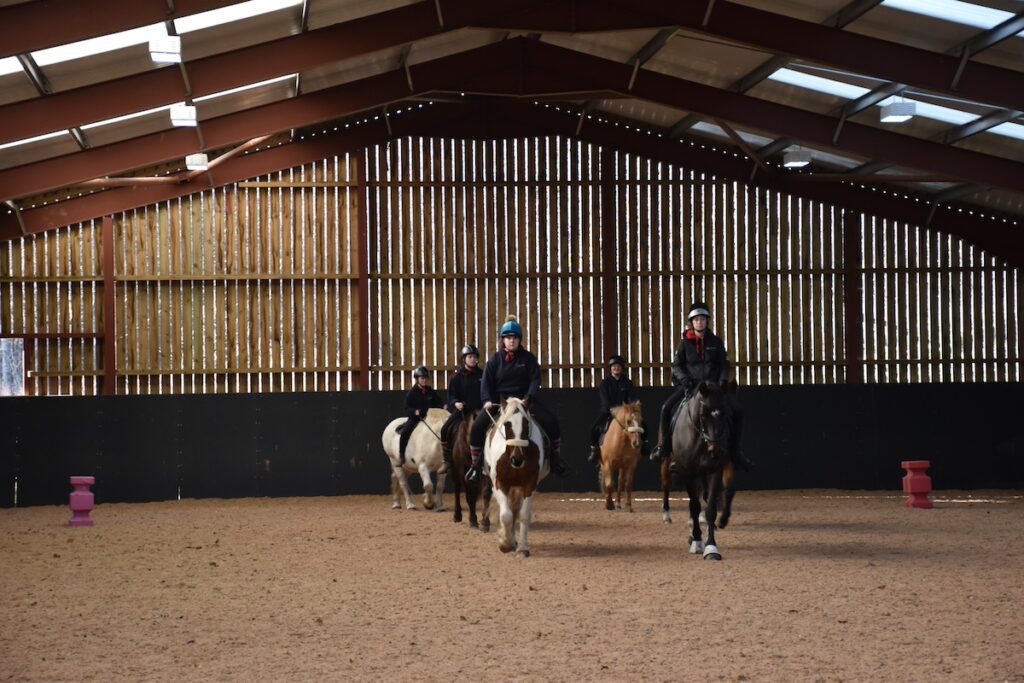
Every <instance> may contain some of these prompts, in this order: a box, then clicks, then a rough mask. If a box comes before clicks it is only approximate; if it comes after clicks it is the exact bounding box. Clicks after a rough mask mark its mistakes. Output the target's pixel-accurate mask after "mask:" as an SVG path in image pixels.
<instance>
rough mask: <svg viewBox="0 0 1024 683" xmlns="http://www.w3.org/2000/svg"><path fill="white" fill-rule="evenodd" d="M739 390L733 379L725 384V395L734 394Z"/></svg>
mask: <svg viewBox="0 0 1024 683" xmlns="http://www.w3.org/2000/svg"><path fill="white" fill-rule="evenodd" d="M739 388H740V385H739V384H738V383H737V382H736V380H734V379H731V380H729V381H728V382H726V383H725V393H727V394H735V393H736V391H737V390H738V389H739Z"/></svg>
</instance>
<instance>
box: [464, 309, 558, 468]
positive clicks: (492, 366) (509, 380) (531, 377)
mask: <svg viewBox="0 0 1024 683" xmlns="http://www.w3.org/2000/svg"><path fill="white" fill-rule="evenodd" d="M499 335H500V336H501V345H500V346H499V349H498V351H497V352H496V353H495V354H494V355H493V356H491V359H490V360H489V361H487V367H485V368H484V376H483V381H482V382H481V384H480V399H481V400H482V401H483V404H484V405H483V408H484V409H483V410H481V411H480V414H479V415H477V416H476V420H474V421H473V426H472V427H471V428H470V432H469V455H470V459H471V465H470V470H469V473H468V474H467V475H466V479H467V480H469V481H473V480H475V479H476V478H477V477H479V476H480V470H481V468H482V464H481V462H480V453H481V451H483V443H484V439H485V437H486V435H487V428H488V427H490V425H491V421H492V420H493V419H494V417H495V416H496V415H497V413H498V409H499V408H500V405H499V401H501V400H502V399H506V398H518V399H522V400H523V403H524V404H525V405H526V408H527V410H529V411H530V415H532V416H533V419H534V420H536V421H537V422H538V423H539V424H540V426H541V429H543V430H544V432H545V434H547V437H548V439H549V440H550V441H551V461H550V467H551V471H552V472H554V473H555V474H557V475H558V476H560V477H565V476H567V475H568V474H569V472H568V469H566V466H565V463H564V462H562V458H561V455H560V451H561V448H562V440H561V429H560V427H559V425H558V419H557V418H556V417H555V416H554V415H552V414H551V412H550V411H549V410H548V409H547V408H545V407H544V406H543V405H542V404H541V403H540V401H538V400H537V391H538V390H539V389H540V364H539V363H538V362H537V357H536V356H534V355H533V354H532V353H530V352H529V351H527V350H526V349H524V348H523V347H522V342H523V328H522V327H521V326H520V325H519V322H518V321H517V320H516V318H515V316H511V315H510V316H509V317H508V318H507V319H506V321H505V324H504V325H502V326H501V332H500V333H499Z"/></svg>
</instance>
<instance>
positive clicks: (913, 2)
mask: <svg viewBox="0 0 1024 683" xmlns="http://www.w3.org/2000/svg"><path fill="white" fill-rule="evenodd" d="M882 6H883V7H889V8H891V9H898V10H903V11H904V12H912V13H914V14H921V15H924V16H927V17H934V18H936V19H944V20H946V21H952V22H954V23H957V24H964V25H966V26H973V27H975V28H983V29H990V28H992V27H993V26H997V25H999V24H1001V23H1003V22H1004V21H1006V20H1007V19H1010V18H1011V17H1013V14H1012V13H1011V12H1004V11H1003V10H998V9H992V8H991V7H982V6H981V5H975V4H973V3H970V2H960V1H959V0H883V2H882ZM1018 35H1019V34H1018Z"/></svg>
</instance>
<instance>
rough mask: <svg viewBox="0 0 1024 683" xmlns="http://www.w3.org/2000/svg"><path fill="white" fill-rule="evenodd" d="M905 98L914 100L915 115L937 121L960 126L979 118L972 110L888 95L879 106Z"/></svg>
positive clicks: (907, 100) (908, 100)
mask: <svg viewBox="0 0 1024 683" xmlns="http://www.w3.org/2000/svg"><path fill="white" fill-rule="evenodd" d="M898 99H903V100H905V101H906V102H913V103H914V104H915V105H917V107H916V111H915V114H914V115H915V116H923V117H925V118H926V119H932V120H935V121H942V122H943V123H952V124H953V125H954V126H960V125H962V124H965V123H970V122H971V121H973V120H974V119H976V118H978V115H977V114H971V113H970V112H966V111H961V110H960V109H950V108H949V107H942V106H939V105H937V104H931V103H929V102H921V101H919V100H915V99H911V98H909V97H906V98H896V97H888V98H886V99H884V100H882V101H881V102H879V103H878V106H879V107H884V106H885V105H887V104H890V103H892V102H895V101H897V100H898Z"/></svg>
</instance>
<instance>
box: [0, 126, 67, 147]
mask: <svg viewBox="0 0 1024 683" xmlns="http://www.w3.org/2000/svg"><path fill="white" fill-rule="evenodd" d="M67 134H68V132H67V131H66V130H58V131H54V132H52V133H46V134H44V135H37V136H35V137H34V138H24V139H22V140H15V141H14V142H6V143H4V144H2V145H0V149H9V148H11V147H20V146H21V145H27V144H29V143H30V142H39V141H40V140H47V139H49V138H55V137H59V136H61V135H67Z"/></svg>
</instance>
